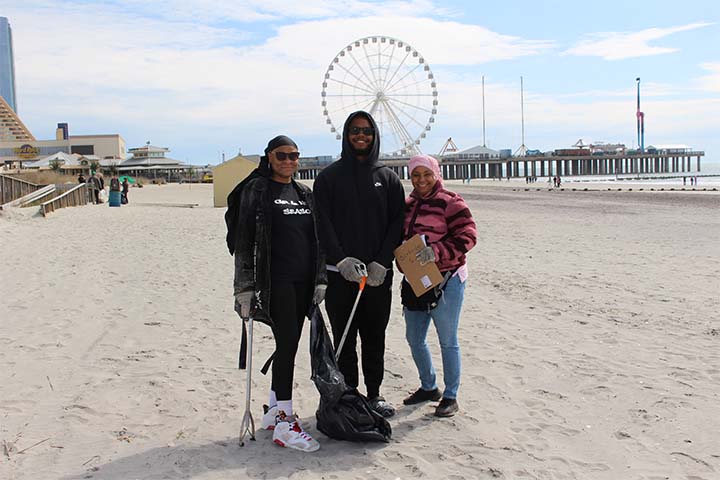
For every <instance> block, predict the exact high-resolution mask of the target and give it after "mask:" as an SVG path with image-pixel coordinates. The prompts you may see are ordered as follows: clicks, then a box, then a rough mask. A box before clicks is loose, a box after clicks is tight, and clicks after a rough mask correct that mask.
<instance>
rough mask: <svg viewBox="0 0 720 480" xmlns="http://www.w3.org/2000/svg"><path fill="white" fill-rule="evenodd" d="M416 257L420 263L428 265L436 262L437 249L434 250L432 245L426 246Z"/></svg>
mask: <svg viewBox="0 0 720 480" xmlns="http://www.w3.org/2000/svg"><path fill="white" fill-rule="evenodd" d="M415 258H417V259H418V261H419V262H420V265H427V264H428V263H431V262H435V260H436V258H435V250H433V249H432V247H430V246H427V247H424V248H423V249H422V250H420V251H419V252H418V253H417V255H415Z"/></svg>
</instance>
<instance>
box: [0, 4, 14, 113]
mask: <svg viewBox="0 0 720 480" xmlns="http://www.w3.org/2000/svg"><path fill="white" fill-rule="evenodd" d="M0 96H1V97H3V98H4V99H5V101H6V102H7V103H8V105H10V108H12V109H13V111H14V112H15V113H17V99H16V98H15V60H14V57H13V43H12V29H11V28H10V22H8V19H7V18H5V17H0Z"/></svg>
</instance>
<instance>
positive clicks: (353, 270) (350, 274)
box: [337, 257, 367, 283]
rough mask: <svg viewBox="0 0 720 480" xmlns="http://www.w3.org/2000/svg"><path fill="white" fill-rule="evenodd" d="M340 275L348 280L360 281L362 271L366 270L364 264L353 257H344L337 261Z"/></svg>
mask: <svg viewBox="0 0 720 480" xmlns="http://www.w3.org/2000/svg"><path fill="white" fill-rule="evenodd" d="M337 268H338V270H339V271H340V275H342V277H343V278H344V279H345V280H347V281H348V282H355V283H360V281H361V280H362V277H363V275H362V272H366V271H367V267H365V264H364V263H363V262H361V261H360V260H358V259H357V258H355V257H345V258H343V259H342V260H340V261H339V262H338V263H337Z"/></svg>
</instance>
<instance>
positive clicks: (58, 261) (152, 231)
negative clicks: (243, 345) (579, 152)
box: [0, 181, 720, 480]
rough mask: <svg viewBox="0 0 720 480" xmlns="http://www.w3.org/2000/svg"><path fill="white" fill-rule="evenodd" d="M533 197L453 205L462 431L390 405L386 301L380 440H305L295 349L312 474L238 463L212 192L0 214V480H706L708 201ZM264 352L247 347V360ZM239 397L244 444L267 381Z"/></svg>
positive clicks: (401, 353) (219, 229) (285, 458)
mask: <svg viewBox="0 0 720 480" xmlns="http://www.w3.org/2000/svg"><path fill="white" fill-rule="evenodd" d="M536 185H537V186H538V187H542V188H541V190H540V191H535V190H534V188H533V189H530V190H528V191H525V185H524V181H522V182H520V181H516V182H509V184H506V182H503V185H499V182H489V181H485V182H477V183H474V184H473V185H471V186H467V185H461V184H460V183H457V182H454V183H451V188H453V189H455V190H457V191H459V192H461V193H462V194H463V195H464V196H465V198H466V199H467V200H468V203H469V205H470V208H471V210H472V212H473V214H474V216H475V218H476V221H477V222H478V229H479V236H480V241H479V245H478V247H477V248H476V249H475V250H474V251H473V252H472V253H471V254H470V256H469V264H470V272H471V276H470V279H469V280H468V282H469V283H468V287H467V290H466V300H465V307H464V312H463V316H462V319H461V326H460V338H461V346H462V351H463V378H462V385H461V388H460V393H459V402H460V406H461V413H460V414H459V415H457V416H455V417H453V418H450V419H437V418H435V417H433V416H432V412H433V404H425V405H420V406H413V407H403V406H402V405H401V401H402V398H404V397H405V396H406V395H407V393H409V392H410V391H412V390H414V389H415V388H416V387H417V386H418V380H417V373H416V371H415V368H414V365H413V363H412V360H411V358H410V353H409V349H408V347H407V344H406V342H405V339H404V322H403V318H402V315H401V309H400V304H399V293H398V291H397V289H396V295H395V299H394V304H393V312H392V317H391V321H390V326H389V329H388V345H387V356H386V367H387V371H386V380H385V383H384V386H383V393H384V395H385V396H386V398H387V399H388V400H389V401H391V402H393V403H394V404H395V405H396V406H398V414H397V416H396V417H395V418H393V419H392V420H391V424H392V426H393V429H394V438H393V440H392V441H391V443H389V444H353V443H347V442H338V441H334V440H331V439H328V438H327V437H325V436H324V435H322V434H320V433H319V432H317V430H316V428H315V422H314V411H315V408H316V406H317V402H318V394H317V391H316V390H315V388H314V386H313V384H312V382H311V381H310V379H309V377H310V370H309V355H308V351H307V337H308V333H309V330H306V331H305V335H304V338H303V341H302V345H301V348H300V353H299V355H298V360H297V369H296V388H295V392H296V393H295V405H296V410H297V411H298V413H299V414H300V416H301V418H302V421H303V423H304V425H305V426H306V427H307V428H308V430H309V432H310V433H311V434H313V435H314V436H315V437H316V438H317V439H318V440H319V441H320V443H321V445H322V448H321V449H320V450H319V451H318V452H316V453H313V454H304V453H300V452H295V451H288V450H285V449H282V448H280V447H277V446H275V445H273V444H272V443H271V435H270V433H269V432H264V431H261V432H258V434H257V441H256V442H247V443H246V446H245V447H242V448H240V447H239V446H238V444H237V436H238V431H239V426H240V419H241V416H242V413H243V410H244V384H245V373H244V372H241V371H238V370H237V369H235V368H234V367H235V365H236V363H237V352H238V342H239V335H240V322H239V320H238V318H237V316H236V314H235V313H234V312H233V309H232V288H231V285H232V259H231V257H230V256H229V255H228V253H227V250H226V248H225V244H224V235H225V232H224V230H225V227H224V223H223V214H224V209H214V208H212V206H211V204H212V191H211V186H209V185H165V186H149V187H146V188H143V189H135V188H134V189H132V190H131V191H130V201H131V202H132V203H131V204H130V205H128V206H123V207H122V208H119V209H118V208H108V207H107V206H86V207H77V208H68V209H64V210H59V211H57V212H55V213H53V214H51V215H49V216H48V217H47V218H42V217H37V216H33V215H32V214H31V212H27V211H24V212H18V211H11V212H1V213H0V242H1V245H2V250H3V253H2V256H1V257H0V276H1V282H0V284H1V285H2V293H1V294H0V306H1V307H2V310H1V311H2V312H3V313H2V323H1V324H2V330H1V331H0V478H2V479H33V480H40V479H64V480H70V479H85V478H93V479H108V480H127V479H136V478H137V479H175V478H192V479H208V480H209V479H228V478H233V479H242V478H251V479H282V478H290V477H291V478H293V479H342V480H346V479H412V478H424V479H435V478H448V479H456V480H459V479H476V478H480V479H484V478H501V479H693V480H699V479H706V480H710V479H718V478H720V433H719V432H720V318H718V312H720V301H719V300H718V298H719V297H720V295H719V293H720V277H719V276H718V271H719V270H720V215H719V214H718V211H720V210H719V208H718V207H720V195H718V194H717V193H714V192H708V193H702V194H698V193H697V192H662V193H660V192H649V191H643V192H637V191H633V192H627V191H623V192H608V191H594V192H593V191H587V192H585V191H581V190H580V191H572V190H570V189H566V190H565V191H562V192H560V191H547V190H546V188H545V187H546V186H545V185H544V184H536ZM585 186H587V185H585ZM533 187H535V185H534V186H533ZM513 189H514V190H513ZM168 203H175V204H178V203H186V204H187V203H197V204H198V206H197V207H195V208H180V207H177V206H163V205H159V204H168ZM429 338H430V343H431V348H432V350H433V352H434V355H435V358H436V360H437V362H436V366H437V367H438V368H439V367H440V362H439V349H438V347H437V340H436V336H435V334H434V331H432V330H431V333H430V337H429ZM271 351H272V340H271V336H270V334H269V330H268V329H267V328H266V327H264V326H260V327H258V329H257V334H256V349H255V358H256V359H260V360H262V361H264V359H265V358H267V356H268V355H269V353H270V352H271ZM256 362H257V363H260V361H259V360H256ZM441 378H442V376H441V375H440V379H441ZM253 385H254V390H253V391H254V395H253V413H254V416H255V419H256V421H258V422H259V419H260V416H261V404H262V403H264V402H266V391H267V388H268V386H269V378H268V377H264V376H262V375H260V374H259V372H257V370H256V371H255V372H254V373H253Z"/></svg>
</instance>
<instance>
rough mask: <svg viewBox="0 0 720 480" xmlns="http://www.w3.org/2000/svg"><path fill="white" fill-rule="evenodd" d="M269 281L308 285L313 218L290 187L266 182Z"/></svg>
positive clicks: (312, 246)
mask: <svg viewBox="0 0 720 480" xmlns="http://www.w3.org/2000/svg"><path fill="white" fill-rule="evenodd" d="M270 198H271V199H272V240H271V250H270V274H271V276H272V280H273V281H278V280H283V281H290V282H306V281H311V280H312V278H313V275H314V273H315V272H314V268H313V262H314V253H313V252H314V251H315V246H314V244H313V237H314V235H313V228H314V227H313V217H312V212H311V211H310V208H309V207H308V205H307V203H306V202H305V201H304V200H301V199H300V197H299V195H298V192H297V190H295V187H294V186H293V185H292V183H279V182H275V181H272V180H271V181H270Z"/></svg>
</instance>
